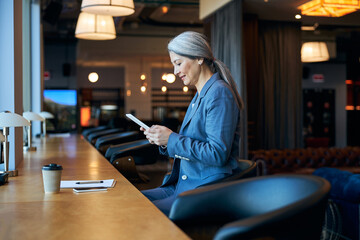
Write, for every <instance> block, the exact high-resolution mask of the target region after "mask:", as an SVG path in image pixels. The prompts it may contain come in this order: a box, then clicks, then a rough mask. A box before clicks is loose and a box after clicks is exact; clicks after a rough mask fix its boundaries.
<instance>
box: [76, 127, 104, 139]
mask: <svg viewBox="0 0 360 240" xmlns="http://www.w3.org/2000/svg"><path fill="white" fill-rule="evenodd" d="M106 129H109V127H108V126H99V127H94V128H89V129H85V130H84V131H83V132H82V135H83V136H84V138H86V139H87V136H88V135H89V134H91V133H95V132H100V131H103V130H106Z"/></svg>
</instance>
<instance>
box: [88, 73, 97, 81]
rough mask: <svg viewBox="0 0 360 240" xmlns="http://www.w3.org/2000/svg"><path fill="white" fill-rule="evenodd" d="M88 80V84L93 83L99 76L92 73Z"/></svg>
mask: <svg viewBox="0 0 360 240" xmlns="http://www.w3.org/2000/svg"><path fill="white" fill-rule="evenodd" d="M88 79H89V81H90V82H92V83H95V82H97V81H98V80H99V75H98V74H97V73H96V72H92V73H90V74H89V76H88Z"/></svg>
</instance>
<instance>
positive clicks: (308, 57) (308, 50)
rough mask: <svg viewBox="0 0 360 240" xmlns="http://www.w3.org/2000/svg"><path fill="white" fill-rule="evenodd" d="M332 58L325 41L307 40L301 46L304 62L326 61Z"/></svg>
mask: <svg viewBox="0 0 360 240" xmlns="http://www.w3.org/2000/svg"><path fill="white" fill-rule="evenodd" d="M329 59H330V56H329V51H328V48H327V46H326V43H325V42H306V43H304V44H303V45H302V47H301V61H302V62H324V61H328V60H329Z"/></svg>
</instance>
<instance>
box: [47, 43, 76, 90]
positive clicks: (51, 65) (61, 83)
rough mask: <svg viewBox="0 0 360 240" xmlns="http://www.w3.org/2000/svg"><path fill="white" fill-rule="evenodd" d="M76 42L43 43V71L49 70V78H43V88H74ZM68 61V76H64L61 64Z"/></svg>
mask: <svg viewBox="0 0 360 240" xmlns="http://www.w3.org/2000/svg"><path fill="white" fill-rule="evenodd" d="M75 62H76V42H71V43H68V44H66V43H59V42H54V43H45V45H44V71H49V72H50V79H49V80H44V88H45V89H47V88H62V89H76V79H77V78H76V65H75ZM64 63H70V76H64V74H63V64H64Z"/></svg>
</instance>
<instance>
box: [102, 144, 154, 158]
mask: <svg viewBox="0 0 360 240" xmlns="http://www.w3.org/2000/svg"><path fill="white" fill-rule="evenodd" d="M144 144H145V145H146V144H150V143H149V141H148V140H147V139H141V140H136V141H132V142H127V143H121V144H116V145H112V146H110V147H109V148H108V149H107V151H106V153H105V158H106V159H107V160H110V159H111V156H112V155H113V154H114V153H116V152H118V151H122V150H124V149H128V148H133V147H138V146H142V145H144Z"/></svg>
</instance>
